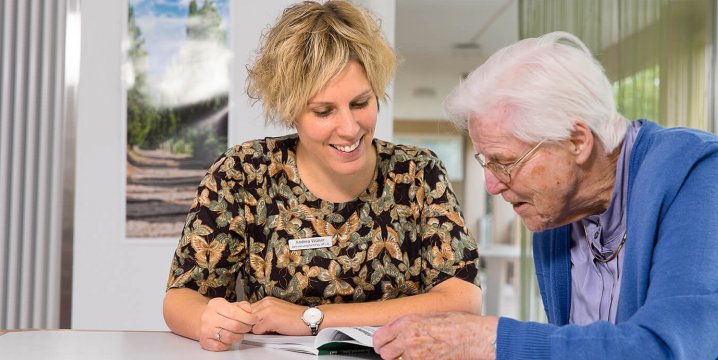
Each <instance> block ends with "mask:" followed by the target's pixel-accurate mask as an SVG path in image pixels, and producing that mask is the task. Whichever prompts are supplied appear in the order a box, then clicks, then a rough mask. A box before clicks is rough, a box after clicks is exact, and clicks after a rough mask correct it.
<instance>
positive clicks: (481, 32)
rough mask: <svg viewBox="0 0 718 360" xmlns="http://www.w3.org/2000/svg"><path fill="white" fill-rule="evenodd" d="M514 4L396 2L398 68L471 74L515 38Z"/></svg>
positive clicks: (503, 0) (500, 0) (494, 0)
mask: <svg viewBox="0 0 718 360" xmlns="http://www.w3.org/2000/svg"><path fill="white" fill-rule="evenodd" d="M517 3H518V0H396V38H395V41H396V49H397V52H398V53H399V56H400V58H401V60H402V67H405V68H407V69H410V70H411V71H436V70H438V69H451V70H452V71H460V72H466V71H470V70H473V69H474V68H475V67H476V66H478V65H479V64H480V63H481V62H483V60H484V59H485V58H486V57H487V56H488V55H490V54H492V53H493V52H494V51H496V50H497V49H499V48H501V47H503V46H505V45H508V44H510V43H512V42H514V41H516V40H517V39H518V5H517ZM472 43H473V44H472ZM461 45H464V46H463V48H462V46H461ZM467 45H468V46H467Z"/></svg>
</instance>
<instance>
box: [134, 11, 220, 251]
mask: <svg viewBox="0 0 718 360" xmlns="http://www.w3.org/2000/svg"><path fill="white" fill-rule="evenodd" d="M228 1H229V0H199V1H197V0H191V1H187V0H129V3H128V6H129V8H128V18H127V34H126V41H125V44H124V51H125V62H124V64H123V67H124V68H123V73H124V74H125V75H124V77H125V79H124V80H125V85H126V89H127V160H126V166H127V179H126V227H125V230H126V237H127V238H142V239H153V238H155V239H156V238H174V239H178V238H179V237H180V235H181V231H182V227H183V225H184V221H185V217H186V215H187V211H188V210H189V207H190V204H191V203H192V199H193V198H194V194H195V191H196V189H197V186H198V185H199V182H200V181H201V179H202V177H203V176H204V174H205V172H206V170H207V168H209V166H210V165H211V164H212V162H213V161H214V160H216V159H217V158H218V157H219V155H221V154H222V153H223V152H224V151H225V150H226V148H227V122H228V118H229V116H228V115H229V107H228V94H229V81H230V76H229V65H230V60H231V51H230V49H229V45H228V42H227V33H228V23H229V4H228Z"/></svg>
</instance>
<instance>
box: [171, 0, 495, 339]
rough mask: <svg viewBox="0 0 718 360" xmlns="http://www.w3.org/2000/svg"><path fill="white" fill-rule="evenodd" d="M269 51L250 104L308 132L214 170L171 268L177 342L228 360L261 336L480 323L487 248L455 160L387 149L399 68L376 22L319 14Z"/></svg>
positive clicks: (333, 8)
mask: <svg viewBox="0 0 718 360" xmlns="http://www.w3.org/2000/svg"><path fill="white" fill-rule="evenodd" d="M263 41H264V42H263V45H262V47H261V49H260V51H259V54H258V58H257V60H256V63H255V64H254V65H253V66H252V67H251V68H250V71H249V82H248V93H249V95H250V96H251V97H253V98H256V99H259V100H261V101H262V103H263V106H264V109H265V113H266V115H267V118H268V119H269V120H273V121H277V122H280V123H282V124H284V125H286V126H289V127H293V128H294V129H296V134H292V135H288V136H283V137H276V138H265V139H259V140H254V141H249V142H246V143H244V144H241V145H238V146H235V147H233V148H230V149H229V150H227V152H225V154H224V155H222V156H221V157H220V158H219V159H218V160H217V161H216V162H215V163H214V165H212V166H211V167H210V169H209V171H208V172H207V175H206V176H205V178H204V179H203V180H202V182H201V183H200V186H199V189H198V190H197V195H196V198H195V201H194V203H193V204H192V208H191V210H190V212H189V214H188V216H187V221H186V225H185V228H184V231H183V235H182V238H181V239H180V242H179V245H178V246H177V250H176V252H175V254H174V259H173V261H172V267H171V271H170V277H169V281H168V290H167V293H166V296H165V301H164V316H165V320H166V322H167V325H168V326H169V327H170V329H171V330H172V331H173V332H175V333H177V334H180V335H182V336H186V337H189V338H192V339H196V340H199V342H200V345H201V346H202V347H203V348H205V349H208V350H214V351H220V350H227V349H229V348H230V347H231V345H232V344H233V343H236V342H240V341H242V338H243V336H244V334H246V333H249V332H252V333H255V334H263V333H270V332H271V333H279V334H287V335H310V334H316V333H317V331H318V329H320V328H322V327H332V326H348V325H384V324H386V323H387V322H389V321H391V320H394V319H396V318H398V317H400V316H402V315H405V314H410V313H422V312H430V311H450V310H453V311H463V312H469V313H477V314H478V313H479V312H480V309H481V289H480V288H479V286H478V276H477V273H478V268H477V265H478V263H477V262H478V253H477V250H476V244H475V241H474V240H473V238H472V237H471V236H470V235H469V233H468V231H467V229H466V227H465V225H464V220H463V217H462V215H461V212H460V209H459V206H458V204H457V201H456V197H455V195H454V193H453V191H452V190H451V186H450V185H449V182H448V180H447V179H448V176H447V174H446V170H445V169H444V167H443V165H442V163H441V162H440V161H439V160H438V159H437V158H436V156H435V155H434V154H433V153H431V152H429V151H427V150H422V149H418V148H414V147H409V146H401V145H394V144H390V143H388V142H385V141H381V140H378V139H375V138H374V128H375V125H376V120H377V111H378V109H379V105H378V101H379V100H386V95H385V89H386V86H387V83H388V82H389V80H390V78H391V77H392V74H393V70H394V62H395V58H394V53H393V51H392V50H391V48H390V47H389V46H388V44H387V42H386V41H385V40H384V38H383V37H382V35H381V31H380V29H379V26H378V24H377V22H376V21H375V20H374V19H373V18H372V17H371V16H370V15H369V14H368V13H367V12H366V11H365V10H362V9H360V8H358V7H356V6H354V5H352V4H351V3H349V2H346V1H327V2H325V3H323V4H320V3H317V2H313V1H307V2H303V3H299V4H296V5H293V6H291V7H289V8H288V9H286V10H285V11H284V13H283V14H282V16H281V18H280V19H279V21H278V22H277V24H276V25H274V26H273V27H272V28H271V29H270V30H269V32H268V33H267V34H266V35H265V37H264V40H263ZM238 276H239V277H241V278H242V279H243V284H244V289H243V291H239V292H240V293H244V295H245V296H246V299H247V301H239V302H237V301H238V300H241V299H238V298H237V293H238V291H236V290H235V283H236V281H237V278H238ZM379 300H381V301H379Z"/></svg>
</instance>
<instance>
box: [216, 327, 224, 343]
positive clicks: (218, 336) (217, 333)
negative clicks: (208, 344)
mask: <svg viewBox="0 0 718 360" xmlns="http://www.w3.org/2000/svg"><path fill="white" fill-rule="evenodd" d="M221 333H222V328H219V330H217V332H216V333H215V334H214V339H215V340H217V341H222V334H221Z"/></svg>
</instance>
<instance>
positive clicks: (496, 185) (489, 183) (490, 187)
mask: <svg viewBox="0 0 718 360" xmlns="http://www.w3.org/2000/svg"><path fill="white" fill-rule="evenodd" d="M484 182H485V183H486V191H487V192H488V193H489V194H491V195H498V194H501V192H502V191H504V190H506V189H508V186H506V184H504V183H503V182H502V181H501V180H499V179H498V178H497V177H496V175H494V173H492V172H491V171H490V170H488V169H484Z"/></svg>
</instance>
